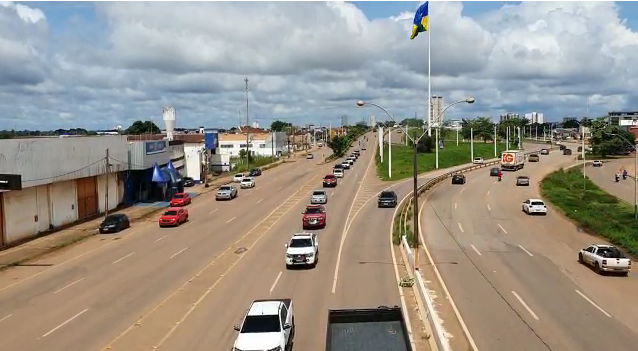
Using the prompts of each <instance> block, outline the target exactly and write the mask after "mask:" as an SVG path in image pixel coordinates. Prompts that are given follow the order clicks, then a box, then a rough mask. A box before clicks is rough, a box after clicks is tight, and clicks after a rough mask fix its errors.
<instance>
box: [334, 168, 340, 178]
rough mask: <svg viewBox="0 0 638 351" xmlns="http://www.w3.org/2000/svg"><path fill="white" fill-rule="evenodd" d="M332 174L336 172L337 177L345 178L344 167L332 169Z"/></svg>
mask: <svg viewBox="0 0 638 351" xmlns="http://www.w3.org/2000/svg"><path fill="white" fill-rule="evenodd" d="M332 174H334V175H335V177H337V178H343V169H341V168H335V169H333V170H332Z"/></svg>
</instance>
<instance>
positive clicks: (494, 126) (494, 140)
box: [493, 124, 496, 157]
mask: <svg viewBox="0 0 638 351" xmlns="http://www.w3.org/2000/svg"><path fill="white" fill-rule="evenodd" d="M493 141H494V157H496V124H494V140H493Z"/></svg>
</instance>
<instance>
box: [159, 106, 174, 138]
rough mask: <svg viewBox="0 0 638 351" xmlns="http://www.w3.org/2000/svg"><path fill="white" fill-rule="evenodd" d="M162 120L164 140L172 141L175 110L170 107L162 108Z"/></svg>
mask: <svg viewBox="0 0 638 351" xmlns="http://www.w3.org/2000/svg"><path fill="white" fill-rule="evenodd" d="M162 119H163V120H164V124H165V125H166V139H168V140H173V132H174V131H175V109H174V108H172V107H164V108H162Z"/></svg>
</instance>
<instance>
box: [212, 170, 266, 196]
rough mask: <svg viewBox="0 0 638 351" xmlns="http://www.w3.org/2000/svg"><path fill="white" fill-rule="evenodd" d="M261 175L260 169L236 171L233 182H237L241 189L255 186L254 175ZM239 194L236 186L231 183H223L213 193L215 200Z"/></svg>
mask: <svg viewBox="0 0 638 351" xmlns="http://www.w3.org/2000/svg"><path fill="white" fill-rule="evenodd" d="M260 175H261V169H259V168H253V169H252V170H251V171H250V172H248V173H237V174H235V175H234V176H233V183H239V187H240V188H241V189H252V188H254V187H255V186H256V182H255V177H259V176H260ZM237 196H239V191H238V190H237V187H235V186H234V185H232V184H225V185H222V186H220V187H219V189H217V193H216V194H215V200H216V201H221V200H227V201H228V200H232V199H234V198H236V197H237Z"/></svg>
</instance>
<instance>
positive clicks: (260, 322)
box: [233, 299, 295, 351]
mask: <svg viewBox="0 0 638 351" xmlns="http://www.w3.org/2000/svg"><path fill="white" fill-rule="evenodd" d="M235 330H236V331H238V332H239V334H238V335H237V338H236V339H235V343H234V344H233V351H254V350H269V351H270V350H273V351H286V350H289V349H290V348H291V347H292V340H293V338H294V336H295V316H294V312H293V309H292V299H280V300H255V301H253V303H252V304H251V305H250V308H249V309H248V312H246V315H245V316H244V319H243V320H242V323H241V325H236V326H235Z"/></svg>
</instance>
